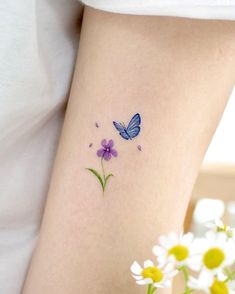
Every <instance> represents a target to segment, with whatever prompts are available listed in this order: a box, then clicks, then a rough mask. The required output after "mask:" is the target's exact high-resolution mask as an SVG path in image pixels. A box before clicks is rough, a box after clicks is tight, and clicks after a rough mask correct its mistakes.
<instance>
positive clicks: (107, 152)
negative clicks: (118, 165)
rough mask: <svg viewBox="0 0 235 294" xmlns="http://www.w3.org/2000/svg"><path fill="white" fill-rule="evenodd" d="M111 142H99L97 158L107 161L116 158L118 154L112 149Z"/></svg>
mask: <svg viewBox="0 0 235 294" xmlns="http://www.w3.org/2000/svg"><path fill="white" fill-rule="evenodd" d="M113 145H114V143H113V140H109V141H108V142H107V141H106V140H105V139H103V140H102V141H101V146H102V148H101V149H99V150H98V151H97V153H96V154H97V156H98V157H102V158H104V160H106V161H109V160H110V159H111V157H112V156H114V157H117V156H118V153H117V151H116V150H115V149H113Z"/></svg>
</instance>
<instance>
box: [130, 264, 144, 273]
mask: <svg viewBox="0 0 235 294" xmlns="http://www.w3.org/2000/svg"><path fill="white" fill-rule="evenodd" d="M131 271H132V272H133V273H134V274H136V275H140V274H141V272H142V271H143V269H142V267H141V266H140V265H139V264H138V262H137V261H134V262H133V263H132V265H131Z"/></svg>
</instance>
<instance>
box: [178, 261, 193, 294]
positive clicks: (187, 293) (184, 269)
mask: <svg viewBox="0 0 235 294" xmlns="http://www.w3.org/2000/svg"><path fill="white" fill-rule="evenodd" d="M180 270H181V271H182V273H183V275H184V280H185V291H184V294H189V293H191V292H192V290H191V289H190V288H189V287H188V279H189V272H188V268H187V267H186V266H185V265H183V266H182V267H181V268H180Z"/></svg>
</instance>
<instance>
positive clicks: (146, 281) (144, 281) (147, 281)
mask: <svg viewBox="0 0 235 294" xmlns="http://www.w3.org/2000/svg"><path fill="white" fill-rule="evenodd" d="M136 283H137V284H138V285H148V284H152V283H153V280H152V279H150V278H147V279H143V280H139V281H136Z"/></svg>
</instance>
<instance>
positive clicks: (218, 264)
mask: <svg viewBox="0 0 235 294" xmlns="http://www.w3.org/2000/svg"><path fill="white" fill-rule="evenodd" d="M201 241H202V242H200V243H198V249H199V250H200V251H201V253H202V254H201V255H200V260H199V261H198V262H199V264H201V267H202V268H204V269H206V270H208V271H210V272H211V273H212V274H217V273H220V272H222V270H223V269H224V268H225V267H227V266H230V265H231V264H232V263H233V262H234V261H235V247H234V242H233V241H232V240H231V239H228V238H227V235H226V233H224V232H220V233H214V232H212V231H210V232H207V233H206V235H205V239H203V240H201ZM199 247H201V248H199Z"/></svg>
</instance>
